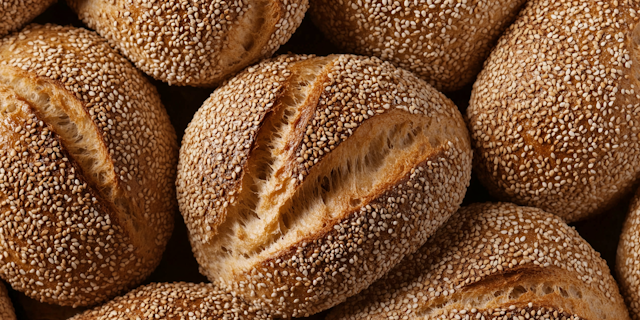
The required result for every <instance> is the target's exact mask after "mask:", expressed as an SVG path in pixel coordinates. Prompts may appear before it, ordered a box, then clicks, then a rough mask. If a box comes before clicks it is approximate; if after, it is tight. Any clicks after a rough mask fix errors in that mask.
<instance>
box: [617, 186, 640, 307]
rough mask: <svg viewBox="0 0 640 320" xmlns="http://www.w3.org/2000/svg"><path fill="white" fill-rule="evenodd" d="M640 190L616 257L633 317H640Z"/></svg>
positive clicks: (621, 288) (625, 297)
mask: <svg viewBox="0 0 640 320" xmlns="http://www.w3.org/2000/svg"><path fill="white" fill-rule="evenodd" d="M639 217H640V191H638V192H636V195H635V197H634V198H633V200H632V202H631V206H630V208H629V215H628V216H627V220H626V221H625V223H624V227H623V228H622V234H621V235H620V243H619V245H618V254H617V257H616V273H617V274H618V282H619V283H620V290H621V291H622V296H623V297H624V299H625V302H626V303H627V306H628V307H629V313H630V314H631V319H634V320H638V319H640V294H639V290H640V277H639V274H640V267H639V266H638V253H639V252H640V238H639V237H638V236H639V235H640V219H639Z"/></svg>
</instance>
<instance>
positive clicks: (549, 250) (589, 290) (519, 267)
mask: <svg viewBox="0 0 640 320" xmlns="http://www.w3.org/2000/svg"><path fill="white" fill-rule="evenodd" d="M327 319H329V320H360V319H362V320H365V319H366V320H382V319H408V320H409V319H440V320H454V319H457V320H460V319H467V320H472V319H477V320H480V319H485V320H489V319H491V320H499V319H535V320H542V319H548V320H560V319H562V320H569V319H571V320H580V319H585V320H586V319H589V320H590V319H617V320H624V319H629V316H628V312H627V309H626V307H625V305H624V301H623V300H622V297H621V296H620V293H619V291H618V286H617V285H616V282H615V280H614V279H613V277H612V276H611V273H610V272H609V267H607V264H606V262H605V261H604V260H603V259H602V258H601V257H600V254H599V253H598V252H596V251H595V250H593V248H592V247H591V246H590V245H589V243H587V242H586V241H585V240H584V239H582V238H581V237H580V235H579V234H578V232H576V230H575V229H573V228H572V227H570V226H568V225H567V224H566V223H564V222H563V221H562V220H561V219H560V218H559V217H557V216H554V215H552V214H549V213H546V212H544V211H542V210H540V209H537V208H530V207H519V206H517V205H514V204H510V203H483V204H480V203H476V204H473V205H470V206H468V207H463V208H461V209H460V211H458V212H457V213H456V214H454V215H453V216H452V217H451V219H449V221H448V222H447V223H446V224H444V225H443V226H442V228H440V229H438V231H437V232H436V234H435V235H434V236H433V237H432V238H431V239H430V240H429V241H428V242H427V243H426V244H425V245H424V246H423V247H422V248H420V249H419V250H418V251H416V252H415V253H414V254H412V255H409V256H407V257H406V258H405V259H404V260H402V262H400V263H399V264H398V266H397V267H396V268H394V269H393V270H391V271H389V273H388V274H387V275H385V276H384V277H383V278H381V279H380V280H379V281H378V282H376V283H374V284H372V285H371V286H370V287H369V288H368V289H367V290H365V291H363V292H362V293H361V294H360V295H358V296H355V297H352V298H351V299H349V300H348V301H347V302H346V303H344V304H342V305H340V306H339V307H337V308H335V309H333V310H332V311H331V313H330V314H329V316H328V317H327Z"/></svg>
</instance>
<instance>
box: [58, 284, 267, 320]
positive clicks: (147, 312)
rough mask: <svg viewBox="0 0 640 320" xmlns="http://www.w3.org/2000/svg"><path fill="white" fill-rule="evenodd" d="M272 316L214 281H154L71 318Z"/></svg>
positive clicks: (172, 319)
mask: <svg viewBox="0 0 640 320" xmlns="http://www.w3.org/2000/svg"><path fill="white" fill-rule="evenodd" d="M137 319H149V320H151V319H166V320H182V319H202V320H204V319H211V320H213V319H237V320H252V319H256V320H259V319H265V320H266V319H270V317H269V316H268V315H267V314H265V313H264V312H263V311H262V310H260V309H259V308H257V307H255V306H251V305H249V304H247V303H246V302H244V301H242V300H241V299H238V298H236V297H235V296H233V295H231V294H230V293H228V292H225V291H224V290H221V289H219V288H217V287H216V286H215V285H213V284H211V283H201V284H194V283H185V282H176V283H152V284H149V285H146V286H142V287H139V288H137V289H135V290H133V291H131V292H129V293H127V294H126V295H124V296H122V297H117V298H115V299H114V300H112V301H109V302H107V303H106V304H104V305H103V306H100V307H97V308H95V309H93V310H89V311H85V312H84V313H81V314H79V315H77V316H75V317H73V318H71V319H69V320H137Z"/></svg>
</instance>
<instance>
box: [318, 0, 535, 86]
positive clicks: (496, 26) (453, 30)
mask: <svg viewBox="0 0 640 320" xmlns="http://www.w3.org/2000/svg"><path fill="white" fill-rule="evenodd" d="M310 2H311V8H310V10H309V13H310V16H311V18H312V19H313V21H314V23H315V24H316V25H317V26H318V27H319V28H320V29H321V30H322V31H323V32H324V34H325V35H326V36H327V38H328V39H329V40H331V41H332V42H334V43H335V44H336V45H337V46H339V47H341V48H342V49H344V50H347V51H348V52H353V53H357V54H363V55H367V56H376V57H379V58H381V59H383V60H387V61H390V62H392V63H393V64H395V65H397V66H399V67H401V68H404V69H406V70H409V71H412V72H414V73H416V74H417V75H418V76H420V77H421V78H423V79H424V80H426V81H427V82H428V83H430V84H431V85H433V86H434V87H435V88H436V89H438V90H443V91H454V90H458V89H460V88H462V87H463V86H464V85H466V84H468V83H470V82H471V81H473V79H474V78H475V76H476V75H477V74H478V72H480V69H481V68H482V63H483V62H484V60H485V59H486V57H487V56H488V55H489V52H490V51H491V48H492V46H493V45H494V44H495V42H496V40H497V39H498V37H499V36H500V34H502V32H503V31H504V29H505V28H506V27H507V26H508V25H509V24H510V23H511V22H512V21H513V19H514V18H515V16H516V14H517V13H518V11H519V10H520V8H521V7H522V5H523V4H524V3H525V0H468V1H440V2H434V1H420V3H418V1H391V0H389V1H383V2H382V3H381V2H380V1H371V0H365V1H361V0H358V1H356V0H345V1H335V0H311V1H310Z"/></svg>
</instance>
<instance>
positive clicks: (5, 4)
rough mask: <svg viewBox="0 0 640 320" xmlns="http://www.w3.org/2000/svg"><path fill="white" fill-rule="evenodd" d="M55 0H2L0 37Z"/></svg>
mask: <svg viewBox="0 0 640 320" xmlns="http://www.w3.org/2000/svg"><path fill="white" fill-rule="evenodd" d="M55 2H56V0H3V1H2V3H0V37H3V36H5V35H6V34H8V33H9V32H12V31H15V30H18V29H19V28H20V27H22V26H23V25H25V24H26V23H27V22H29V21H31V20H33V18H35V17H37V16H38V15H40V14H41V13H42V12H44V11H45V10H46V9H47V8H48V7H49V6H50V5H51V4H53V3H55Z"/></svg>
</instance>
